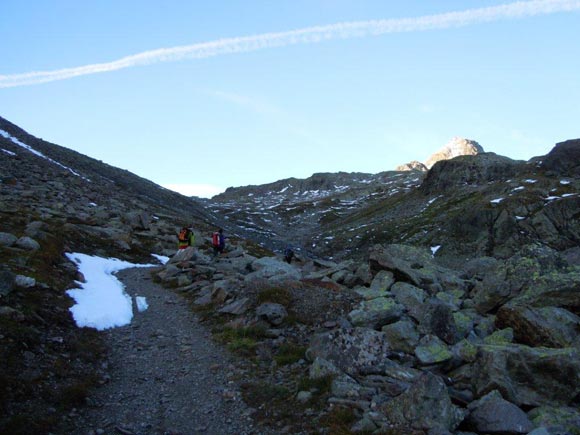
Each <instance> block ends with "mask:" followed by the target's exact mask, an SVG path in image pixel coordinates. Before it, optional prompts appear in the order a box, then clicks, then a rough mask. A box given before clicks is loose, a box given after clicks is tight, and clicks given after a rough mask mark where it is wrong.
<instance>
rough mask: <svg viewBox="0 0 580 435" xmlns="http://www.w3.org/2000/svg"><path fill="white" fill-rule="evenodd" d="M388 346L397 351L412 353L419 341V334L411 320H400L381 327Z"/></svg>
mask: <svg viewBox="0 0 580 435" xmlns="http://www.w3.org/2000/svg"><path fill="white" fill-rule="evenodd" d="M381 331H382V332H384V333H385V336H386V339H387V341H388V342H389V346H390V347H391V348H392V349H393V350H394V351H397V352H405V353H408V354H412V353H413V352H414V350H415V347H417V344H418V343H419V338H420V335H419V333H418V332H417V327H416V326H415V323H413V322H412V321H411V320H400V321H398V322H395V323H392V324H390V325H386V326H383V328H382V329H381Z"/></svg>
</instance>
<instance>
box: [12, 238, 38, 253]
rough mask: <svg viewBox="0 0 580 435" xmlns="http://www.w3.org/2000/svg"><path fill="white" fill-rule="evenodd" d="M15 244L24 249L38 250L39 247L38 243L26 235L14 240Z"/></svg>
mask: <svg viewBox="0 0 580 435" xmlns="http://www.w3.org/2000/svg"><path fill="white" fill-rule="evenodd" d="M16 246H17V247H19V248H21V249H24V250H26V251H38V250H39V249H40V243H38V242H37V241H36V240H34V239H32V238H30V237H28V236H24V237H20V238H19V239H18V240H17V241H16Z"/></svg>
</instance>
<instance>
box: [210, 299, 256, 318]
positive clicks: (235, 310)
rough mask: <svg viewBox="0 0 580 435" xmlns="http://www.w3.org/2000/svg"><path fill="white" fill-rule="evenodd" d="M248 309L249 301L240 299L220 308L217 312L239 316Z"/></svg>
mask: <svg viewBox="0 0 580 435" xmlns="http://www.w3.org/2000/svg"><path fill="white" fill-rule="evenodd" d="M249 308H250V299H249V298H241V299H238V300H235V301H233V302H231V303H229V304H227V305H226V306H225V307H222V308H220V309H219V310H218V312H220V313H224V314H234V315H240V314H244V313H245V312H246V311H248V309H249Z"/></svg>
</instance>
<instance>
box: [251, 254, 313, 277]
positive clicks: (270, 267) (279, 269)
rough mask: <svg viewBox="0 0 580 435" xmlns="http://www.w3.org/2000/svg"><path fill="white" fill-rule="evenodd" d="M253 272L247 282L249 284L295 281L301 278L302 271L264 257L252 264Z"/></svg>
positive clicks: (277, 260) (273, 258) (274, 259)
mask: <svg viewBox="0 0 580 435" xmlns="http://www.w3.org/2000/svg"><path fill="white" fill-rule="evenodd" d="M251 269H252V272H251V273H249V274H248V275H247V276H246V278H245V280H246V281H247V282H251V281H260V280H272V281H278V282H283V281H294V280H299V279H300V278H301V274H300V271H299V270H298V269H296V268H295V267H294V266H292V265H290V264H288V263H286V262H284V261H281V260H279V259H277V258H275V257H263V258H259V259H257V260H255V261H253V262H252V264H251Z"/></svg>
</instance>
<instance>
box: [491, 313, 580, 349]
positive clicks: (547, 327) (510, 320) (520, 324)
mask: <svg viewBox="0 0 580 435" xmlns="http://www.w3.org/2000/svg"><path fill="white" fill-rule="evenodd" d="M496 325H497V327H498V328H506V327H509V328H512V329H513V334H514V337H515V339H516V340H517V342H518V343H522V344H527V345H529V346H534V347H538V346H545V347H570V346H573V345H574V344H575V343H577V342H578V334H579V331H580V317H578V316H577V315H575V314H573V313H571V312H570V311H568V310H565V309H564V308H557V307H539V308H535V307H526V306H520V305H512V304H508V305H504V306H503V307H501V308H500V309H499V311H498V312H497V316H496Z"/></svg>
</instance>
